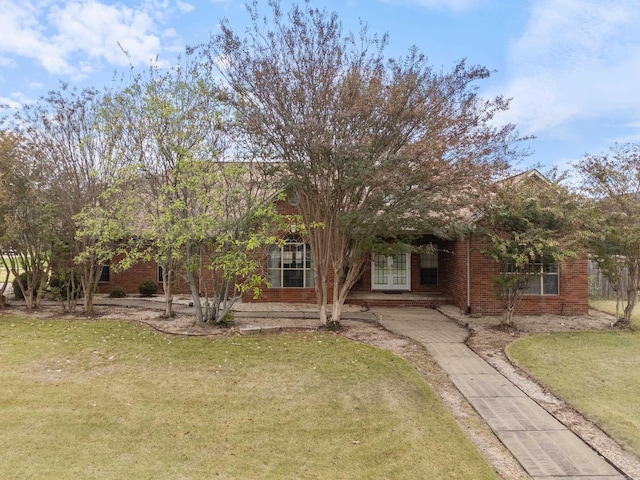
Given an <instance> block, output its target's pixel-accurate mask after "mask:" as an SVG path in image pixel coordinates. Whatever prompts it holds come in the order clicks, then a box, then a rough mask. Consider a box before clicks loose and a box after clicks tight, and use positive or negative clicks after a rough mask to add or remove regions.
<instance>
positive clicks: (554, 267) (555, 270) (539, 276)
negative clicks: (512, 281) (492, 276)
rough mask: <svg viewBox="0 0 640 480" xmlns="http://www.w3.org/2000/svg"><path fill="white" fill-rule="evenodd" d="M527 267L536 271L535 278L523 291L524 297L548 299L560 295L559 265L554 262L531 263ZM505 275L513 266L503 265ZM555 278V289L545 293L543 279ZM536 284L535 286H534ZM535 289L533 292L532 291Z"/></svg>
mask: <svg viewBox="0 0 640 480" xmlns="http://www.w3.org/2000/svg"><path fill="white" fill-rule="evenodd" d="M529 265H531V266H533V267H534V268H532V270H537V273H536V274H535V275H536V276H535V277H534V278H532V279H531V282H530V283H531V285H530V286H529V287H528V288H527V289H525V291H524V295H527V296H532V297H550V296H558V295H560V265H559V264H558V263H555V262H544V261H539V262H531V263H530V264H529ZM505 268H506V273H507V275H508V274H509V272H510V271H511V272H513V269H514V267H513V265H511V264H507V265H505ZM552 277H554V278H556V281H555V285H556V289H555V291H554V292H546V291H545V285H546V282H545V279H549V278H552ZM536 284H537V285H536ZM534 289H535V290H534Z"/></svg>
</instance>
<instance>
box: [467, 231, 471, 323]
mask: <svg viewBox="0 0 640 480" xmlns="http://www.w3.org/2000/svg"><path fill="white" fill-rule="evenodd" d="M467 313H468V314H469V313H471V235H469V236H468V237H467Z"/></svg>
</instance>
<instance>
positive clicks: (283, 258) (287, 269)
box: [268, 237, 313, 288]
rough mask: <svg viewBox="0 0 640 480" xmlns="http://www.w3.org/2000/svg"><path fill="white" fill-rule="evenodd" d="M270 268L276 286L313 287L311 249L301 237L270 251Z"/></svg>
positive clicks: (270, 274) (273, 284)
mask: <svg viewBox="0 0 640 480" xmlns="http://www.w3.org/2000/svg"><path fill="white" fill-rule="evenodd" d="M268 269H269V283H270V284H271V286H272V287H274V288H288V287H307V288H310V287H313V264H312V262H311V249H310V248H309V245H307V244H306V243H304V242H303V241H302V239H301V238H299V237H298V238H293V239H290V240H288V241H287V243H285V244H284V245H282V246H276V247H273V248H272V249H271V250H270V251H269V259H268Z"/></svg>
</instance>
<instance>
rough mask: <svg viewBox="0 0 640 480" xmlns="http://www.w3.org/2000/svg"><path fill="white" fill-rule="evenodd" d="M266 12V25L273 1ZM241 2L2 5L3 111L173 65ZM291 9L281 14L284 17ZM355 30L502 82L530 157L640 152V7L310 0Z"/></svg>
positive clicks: (550, 159)
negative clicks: (70, 87)
mask: <svg viewBox="0 0 640 480" xmlns="http://www.w3.org/2000/svg"><path fill="white" fill-rule="evenodd" d="M260 3H264V4H265V5H264V9H263V11H264V12H265V13H267V9H266V1H262V0H261V1H260ZM244 4H245V2H244V1H236V0H190V1H189V0H138V1H133V0H127V1H124V0H122V1H111V0H71V1H57V0H0V25H2V28H0V103H3V104H7V105H9V106H13V107H16V106H18V105H20V104H21V103H25V102H26V103H28V102H32V101H34V100H36V99H37V98H38V97H40V96H42V95H43V94H45V93H46V92H47V91H48V90H51V89H53V88H57V87H58V86H59V82H60V81H64V82H68V83H70V84H75V85H78V86H80V87H85V86H96V87H101V86H104V85H108V84H109V83H110V79H111V77H112V75H113V72H114V70H118V69H124V68H126V66H127V65H128V62H129V60H128V59H127V58H126V56H125V55H124V54H123V52H122V49H121V48H120V46H119V45H121V46H122V48H123V49H125V50H126V51H127V52H128V53H129V55H130V58H131V61H132V62H134V63H135V64H138V65H144V64H148V63H149V61H150V60H151V59H155V58H156V57H157V58H159V61H160V62H164V63H165V64H170V63H172V61H173V59H174V58H175V57H176V55H178V54H179V53H181V52H182V51H183V50H184V47H185V46H187V45H194V44H197V43H201V42H206V41H207V40H208V38H209V35H210V33H216V32H217V31H218V23H219V19H220V18H221V17H226V18H228V19H229V20H230V22H231V24H232V26H234V27H235V28H236V29H237V31H241V30H242V29H243V28H244V26H245V25H246V23H247V13H246V10H245V8H244ZM287 4H288V2H285V3H284V5H287ZM311 4H312V5H313V6H317V7H320V8H327V9H329V10H332V11H336V12H338V14H339V16H340V18H341V19H342V22H343V24H344V26H345V28H346V29H349V30H357V29H358V22H359V20H362V21H363V22H365V23H367V24H368V26H369V29H370V30H371V31H372V32H376V33H379V34H383V33H388V34H389V36H390V45H389V48H388V50H387V53H388V55H390V56H398V55H402V54H404V53H406V51H407V49H408V48H409V46H411V45H413V44H415V45H417V46H418V47H419V49H420V50H421V51H422V52H424V53H425V54H426V55H427V56H428V57H429V59H430V61H431V63H432V65H433V66H434V67H436V68H438V69H439V68H444V69H449V68H451V67H452V66H453V65H454V64H455V62H456V61H457V60H459V59H461V58H466V59H467V61H468V62H469V63H471V64H480V65H484V66H485V67H487V68H489V69H490V70H492V71H495V73H494V74H493V76H492V77H491V78H490V79H488V80H486V81H484V82H483V83H480V84H478V86H479V87H480V91H481V93H482V94H484V95H487V96H489V95H496V94H502V95H505V96H506V97H510V98H512V99H513V100H512V104H511V108H510V110H509V112H507V113H505V114H503V115H502V118H501V119H500V120H502V121H505V122H506V121H509V122H512V123H515V124H516V125H517V126H518V130H519V132H520V133H521V134H522V135H535V136H536V139H534V140H531V141H529V142H528V146H529V148H530V150H531V151H532V152H533V154H532V155H531V156H530V157H529V158H528V159H526V160H525V162H524V164H523V166H526V165H528V164H533V163H542V164H543V165H547V166H554V165H557V166H559V167H560V168H561V169H564V168H566V167H567V165H569V164H570V162H571V161H573V160H576V159H579V158H581V157H582V156H583V155H584V154H585V153H600V152H603V151H605V150H607V149H608V148H609V147H610V146H611V145H612V144H613V143H614V142H628V141H640V88H639V87H640V1H638V0H333V1H331V0H312V2H311Z"/></svg>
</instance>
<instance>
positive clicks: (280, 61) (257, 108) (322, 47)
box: [199, 0, 520, 325]
mask: <svg viewBox="0 0 640 480" xmlns="http://www.w3.org/2000/svg"><path fill="white" fill-rule="evenodd" d="M269 7H270V12H269V15H268V16H265V17H262V15H261V12H260V11H259V8H258V2H255V1H254V2H253V4H251V5H248V12H249V15H250V17H251V25H250V27H249V28H248V29H247V30H246V31H243V33H242V34H239V33H236V31H234V29H233V27H232V26H231V24H230V22H229V21H228V20H223V21H222V22H221V31H220V33H219V34H216V35H214V36H212V38H211V39H210V42H208V43H207V44H206V45H201V46H200V47H199V51H200V52H201V53H202V54H203V55H205V56H206V57H207V58H208V59H209V63H210V65H212V66H215V67H216V68H218V70H219V74H220V75H221V76H222V78H223V79H224V82H225V83H226V86H227V88H228V89H229V91H230V101H231V103H232V105H233V107H234V108H235V110H236V112H237V115H238V119H239V122H240V125H241V126H242V127H243V128H244V130H245V132H246V134H247V136H248V137H249V138H251V139H252V140H253V142H254V144H256V145H260V146H261V148H262V155H263V157H264V158H272V159H275V160H277V161H278V162H281V163H282V165H283V166H284V174H283V176H282V178H283V181H284V182H285V186H286V188H287V189H288V190H289V191H291V192H293V193H294V194H295V196H296V197H297V199H298V208H299V213H300V216H301V218H302V221H303V223H304V224H305V226H306V228H307V234H308V235H307V238H308V241H309V244H310V247H311V252H312V255H313V262H314V285H315V290H316V296H317V302H318V308H319V312H320V320H321V323H322V324H324V325H326V324H327V323H328V322H338V321H339V320H340V316H341V313H342V307H343V304H344V301H345V299H346V296H347V294H348V293H349V290H350V289H351V287H352V286H353V284H354V283H355V282H356V281H357V279H358V277H359V276H360V275H361V273H362V270H363V268H364V266H365V265H366V264H367V263H368V262H369V260H370V258H371V253H372V251H373V250H374V249H375V247H376V242H377V240H376V239H378V238H385V239H387V240H389V239H391V241H395V240H396V239H397V241H399V242H404V241H406V240H405V239H404V238H403V234H404V233H406V232H416V231H420V232H421V233H434V232H435V233H438V234H441V235H447V234H450V233H451V231H452V229H455V228H453V227H460V228H461V227H463V226H464V216H462V215H461V213H462V209H463V208H465V209H466V208H470V207H471V208H473V206H474V204H475V203H476V202H477V201H478V200H479V199H481V198H482V197H483V193H484V188H485V186H486V185H489V184H490V183H491V180H492V179H493V178H495V177H496V175H498V174H499V172H500V171H501V170H502V169H503V168H505V167H506V165H507V164H508V163H509V162H510V161H511V160H512V159H513V158H514V157H517V156H518V155H520V152H519V150H518V149H517V148H515V145H516V141H517V140H518V138H517V136H516V135H515V131H514V127H513V126H512V125H505V126H503V127H496V126H495V125H496V123H494V122H493V119H494V117H495V115H496V114H498V113H500V112H502V111H504V110H506V109H507V108H508V102H507V101H506V100H505V99H503V98H502V97H496V98H491V99H483V98H481V97H479V96H478V94H477V86H476V84H477V82H478V81H480V80H483V79H486V78H487V77H489V71H488V70H487V69H486V68H483V67H479V66H470V65H467V63H466V62H465V61H464V60H463V61H460V62H459V63H457V64H456V65H455V66H454V67H453V68H452V69H451V71H438V70H435V69H433V68H432V67H431V66H430V65H429V63H428V61H427V58H426V57H425V56H424V55H423V54H421V53H420V52H419V51H418V49H417V48H415V47H414V48H411V49H410V50H409V51H408V53H407V54H406V56H404V57H399V58H386V57H385V47H386V45H387V37H386V35H385V36H382V37H378V36H376V35H371V34H370V33H369V32H368V30H367V28H366V27H363V28H362V30H361V31H360V32H359V33H358V34H353V33H347V32H345V31H344V30H343V28H342V24H341V22H340V20H339V19H338V17H337V15H336V14H335V13H329V12H327V11H326V10H319V9H316V8H313V7H312V6H311V3H310V2H305V3H303V4H302V5H294V6H292V7H291V10H290V11H289V12H288V13H285V12H283V11H282V9H281V8H280V4H279V2H277V1H273V0H272V1H270V2H269ZM330 277H332V278H333V292H332V298H333V307H332V309H331V311H330V312H329V311H328V310H327V302H328V299H329V291H328V288H329V287H328V285H329V282H328V279H329V278H330Z"/></svg>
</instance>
